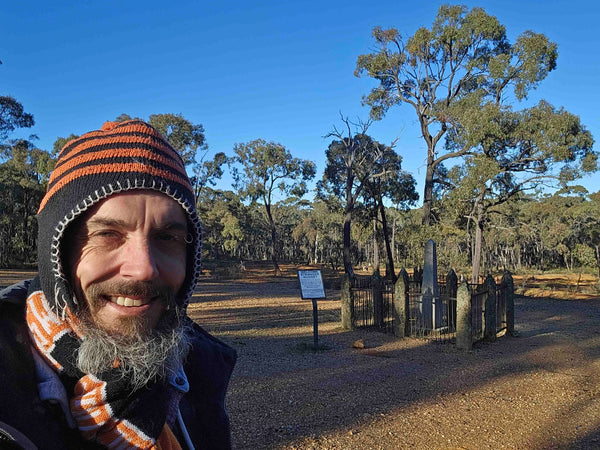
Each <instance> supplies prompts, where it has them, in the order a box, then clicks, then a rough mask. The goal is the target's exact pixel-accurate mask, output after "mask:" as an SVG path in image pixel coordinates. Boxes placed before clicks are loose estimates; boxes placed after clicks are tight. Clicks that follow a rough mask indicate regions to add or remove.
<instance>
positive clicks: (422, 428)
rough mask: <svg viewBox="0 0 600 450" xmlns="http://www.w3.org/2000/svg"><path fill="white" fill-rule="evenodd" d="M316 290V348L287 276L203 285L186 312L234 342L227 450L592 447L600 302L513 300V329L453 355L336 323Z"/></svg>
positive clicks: (332, 304)
mask: <svg viewBox="0 0 600 450" xmlns="http://www.w3.org/2000/svg"><path fill="white" fill-rule="evenodd" d="M327 295H328V299H327V300H323V301H319V339H320V340H319V342H320V345H321V346H322V347H323V349H322V350H321V351H318V352H314V351H312V350H311V344H312V309H311V302H310V301H304V300H301V299H300V298H299V292H298V286H297V284H296V283H295V282H293V281H292V280H288V281H283V282H266V283H257V282H254V283H244V282H230V281H227V282H223V281H220V282H211V281H208V280H205V281H204V282H203V283H201V284H200V287H199V292H198V294H197V296H196V299H195V300H196V301H197V302H198V303H194V304H192V305H191V306H190V314H191V315H192V316H193V317H194V318H196V319H197V320H198V322H200V323H201V324H202V325H203V326H205V328H207V329H209V330H210V331H212V332H213V333H214V334H216V335H217V336H219V337H220V338H221V339H223V340H225V341H226V342H228V343H230V344H231V345H233V346H234V347H235V348H236V349H237V350H238V352H239V362H238V365H237V367H236V370H235V372H234V376H233V379H232V382H231V389H230V393H229V396H228V400H227V403H228V408H229V411H230V415H231V419H232V427H233V439H234V444H235V447H236V448H237V449H239V450H241V449H263V448H272V449H275V448H281V449H397V448H417V449H420V448H422V449H426V448H427V449H431V448H461V449H487V448H490V449H491V448H519V449H547V448H565V449H566V448H569V449H576V448H582V449H588V448H590V449H591V448H600V362H599V359H598V358H599V357H600V328H599V327H598V323H600V300H598V299H592V300H573V301H568V300H550V299H531V298H523V297H519V298H517V301H516V329H517V331H518V333H519V336H518V337H502V338H500V339H498V341H497V342H495V343H492V344H478V345H476V347H475V349H474V350H473V351H472V352H469V353H463V352H459V351H457V350H456V349H455V348H454V346H452V345H448V344H432V343H429V342H427V341H424V340H419V339H404V340H396V339H394V338H393V337H391V336H387V335H385V334H381V333H378V332H372V331H368V330H358V331H354V332H345V331H343V330H341V329H340V328H339V306H340V305H339V292H336V291H328V292H327ZM357 339H362V340H363V341H364V343H365V345H366V348H365V349H363V350H357V349H354V348H352V343H353V342H354V341H355V340H357Z"/></svg>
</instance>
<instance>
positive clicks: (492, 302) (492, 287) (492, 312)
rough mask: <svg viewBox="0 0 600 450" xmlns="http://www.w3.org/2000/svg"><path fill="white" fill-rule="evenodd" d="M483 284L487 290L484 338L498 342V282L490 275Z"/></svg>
mask: <svg viewBox="0 0 600 450" xmlns="http://www.w3.org/2000/svg"><path fill="white" fill-rule="evenodd" d="M483 284H485V286H486V288H487V295H486V296H485V322H484V323H485V329H484V332H483V337H484V339H485V340H486V341H488V342H494V341H495V340H496V282H495V281H494V277H492V276H491V275H488V276H487V277H486V279H485V282H484V283H483Z"/></svg>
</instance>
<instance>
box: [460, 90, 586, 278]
mask: <svg viewBox="0 0 600 450" xmlns="http://www.w3.org/2000/svg"><path fill="white" fill-rule="evenodd" d="M479 111H480V113H479V115H478V114H475V115H473V116H472V117H469V118H468V119H465V120H463V121H462V124H461V125H460V126H459V127H457V128H455V129H454V130H453V132H452V134H451V135H450V138H451V139H450V140H449V141H448V142H449V143H450V144H451V145H453V146H455V147H460V148H469V149H471V153H472V154H471V155H470V156H468V157H467V158H466V160H465V164H464V165H463V166H460V167H456V168H454V169H453V176H454V177H455V179H456V180H457V188H456V190H455V191H454V192H453V193H452V195H456V196H458V197H461V198H463V200H464V201H465V202H466V203H467V204H469V205H470V208H471V210H470V212H469V213H468V217H469V218H470V219H471V220H472V222H473V224H474V244H473V259H472V264H473V280H476V279H477V278H478V276H479V270H480V262H481V253H482V239H483V230H484V227H485V225H486V223H487V222H488V221H489V214H490V213H492V212H493V211H494V208H495V207H496V206H498V205H500V204H502V203H505V202H506V201H507V200H509V199H511V198H512V197H514V196H516V195H519V194H521V193H522V192H525V191H533V190H536V189H539V188H540V187H541V186H546V187H555V188H556V187H563V186H566V185H568V184H569V183H570V182H572V181H574V180H576V179H577V178H579V177H581V176H582V175H584V174H586V173H590V172H593V171H595V170H597V157H598V155H597V152H596V151H594V149H593V143H594V140H593V138H592V136H591V134H590V132H589V131H588V130H587V129H586V128H585V126H584V125H582V124H581V122H580V120H579V117H577V116H575V115H573V114H571V113H569V112H568V111H565V110H564V109H556V108H554V107H553V106H552V105H550V104H549V103H547V102H545V101H541V102H540V103H539V104H538V105H536V106H533V107H531V108H526V109H523V110H521V111H512V110H511V108H509V107H501V105H498V104H497V103H495V102H489V103H485V104H482V105H481V107H480V109H479Z"/></svg>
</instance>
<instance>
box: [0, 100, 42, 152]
mask: <svg viewBox="0 0 600 450" xmlns="http://www.w3.org/2000/svg"><path fill="white" fill-rule="evenodd" d="M33 125H34V120H33V115H31V114H29V113H26V112H25V110H24V108H23V105H22V104H21V103H19V102H18V101H17V100H15V99H14V98H13V97H10V96H0V144H2V143H3V142H4V141H5V140H6V139H7V138H8V136H9V135H10V134H11V133H12V132H13V131H15V130H16V129H17V128H31V127H32V126H33Z"/></svg>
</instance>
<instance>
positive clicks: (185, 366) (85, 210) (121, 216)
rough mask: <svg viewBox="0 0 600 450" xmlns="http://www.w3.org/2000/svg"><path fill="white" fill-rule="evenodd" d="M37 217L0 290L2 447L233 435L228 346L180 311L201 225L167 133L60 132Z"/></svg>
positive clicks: (136, 444) (150, 444) (109, 127)
mask: <svg viewBox="0 0 600 450" xmlns="http://www.w3.org/2000/svg"><path fill="white" fill-rule="evenodd" d="M38 225H39V236H38V261H39V263H38V269H39V275H38V277H37V278H35V279H34V280H32V281H31V282H25V283H21V284H20V285H16V286H13V287H10V288H7V289H5V290H4V291H3V292H2V293H0V422H1V423H0V446H2V445H4V446H6V447H7V448H11V447H8V446H9V444H10V445H14V447H12V448H20V447H23V448H39V449H44V448H49V449H56V448H59V449H62V448H73V449H75V448H76V449H80V448H119V449H121V448H144V449H150V448H151V449H177V448H184V449H185V448H197V449H198V448H203V449H204V448H208V449H212V448H229V447H231V442H230V430H229V419H228V417H227V413H226V410H225V405H224V403H225V391H226V389H227V385H228V382H229V378H230V375H231V371H232V369H233V365H234V364H235V359H236V354H235V351H234V350H233V349H231V348H230V347H228V346H227V345H225V344H224V343H222V342H220V341H218V340H217V339H215V338H213V337H212V336H210V335H209V334H208V333H206V332H205V331H203V330H202V329H201V328H200V327H199V326H198V325H196V324H194V323H193V322H192V321H191V320H190V319H189V318H188V317H187V315H186V307H187V304H188V302H189V300H190V297H191V295H192V292H193V290H194V286H195V283H196V279H197V276H198V274H199V270H200V244H201V231H200V225H199V223H198V217H197V215H196V211H195V200H194V194H193V191H192V188H191V185H190V182H189V179H188V177H187V175H186V172H185V168H184V165H183V162H182V160H181V158H180V157H179V155H178V154H177V153H176V152H175V151H174V150H173V148H172V147H171V146H170V145H169V144H168V143H167V141H166V140H165V139H164V138H163V137H162V136H161V135H160V134H159V133H158V132H157V131H156V130H154V129H153V128H152V127H150V126H149V125H147V124H146V123H144V122H142V121H139V120H133V121H127V122H122V123H119V124H115V123H111V122H108V123H106V124H104V126H103V127H102V129H101V130H98V131H93V132H90V133H87V134H84V135H83V136H81V137H80V138H78V139H76V140H74V141H71V142H69V143H67V144H66V145H65V147H64V148H63V149H62V150H61V152H60V154H59V156H58V161H57V164H56V167H55V169H54V171H53V172H52V175H51V177H50V181H49V184H48V191H47V193H46V195H45V196H44V198H43V199H42V201H41V204H40V208H39V211H38ZM17 443H18V445H17ZM4 446H3V447H2V448H4ZM19 446H20V447H19Z"/></svg>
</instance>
